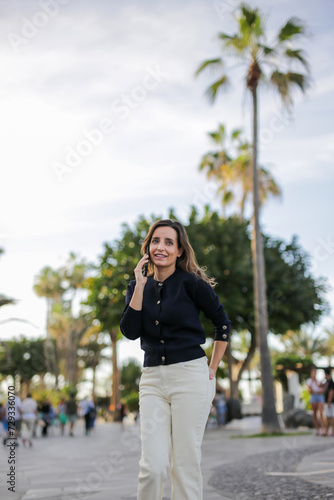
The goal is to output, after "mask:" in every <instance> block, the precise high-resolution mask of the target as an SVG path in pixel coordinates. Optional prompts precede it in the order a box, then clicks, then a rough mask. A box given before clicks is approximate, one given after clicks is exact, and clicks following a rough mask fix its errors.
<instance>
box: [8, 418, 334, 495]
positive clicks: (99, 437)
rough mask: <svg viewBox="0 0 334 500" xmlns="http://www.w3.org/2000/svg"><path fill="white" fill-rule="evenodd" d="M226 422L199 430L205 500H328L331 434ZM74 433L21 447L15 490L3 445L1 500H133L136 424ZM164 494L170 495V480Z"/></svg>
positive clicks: (332, 474)
mask: <svg viewBox="0 0 334 500" xmlns="http://www.w3.org/2000/svg"><path fill="white" fill-rule="evenodd" d="M232 424H233V425H231V426H230V427H229V428H228V429H224V430H219V429H213V430H207V431H206V433H205V437H204V442H203V463H202V470H203V479H204V500H227V499H234V500H252V499H257V500H264V499H271V498H272V499H275V500H277V499H278V498H279V499H280V500H288V499H290V498H291V499H293V500H299V499H300V500H309V499H334V438H332V437H328V438H323V437H317V436H314V435H313V434H311V435H306V436H305V435H304V436H302V435H300V436H289V435H287V436H283V437H275V438H253V439H231V437H232V436H235V435H242V434H247V433H248V434H249V433H255V432H256V431H257V430H258V428H259V421H258V420H257V419H256V418H255V419H254V418H253V419H244V420H242V421H239V422H233V423H232ZM75 434H76V435H75V437H74V438H70V437H69V436H59V435H58V431H57V430H56V429H55V430H54V432H53V435H51V436H49V437H48V438H46V439H42V438H37V439H35V441H34V447H33V448H32V449H29V448H23V446H22V444H20V446H19V447H18V448H17V449H16V457H15V459H16V471H15V472H16V475H15V489H16V491H15V492H11V491H8V489H7V488H8V486H9V484H6V482H7V480H8V476H7V474H8V473H9V471H10V469H9V467H10V465H9V464H8V456H9V451H10V450H9V448H5V447H3V446H1V447H0V498H1V500H7V499H8V500H84V499H85V500H135V499H136V483H137V474H138V460H139V454H140V440H139V429H138V427H137V426H129V427H126V428H125V429H123V430H122V429H121V427H120V424H117V423H115V424H113V423H110V424H102V423H101V424H98V425H97V427H96V429H95V431H94V434H93V435H92V436H90V437H86V436H84V432H83V424H82V422H78V423H77V427H76V429H75ZM157 445H158V444H157ZM164 498H165V499H166V500H167V499H170V483H169V482H168V483H167V484H166V488H165V496H164ZM157 500H158V499H157ZM176 500H177V499H176Z"/></svg>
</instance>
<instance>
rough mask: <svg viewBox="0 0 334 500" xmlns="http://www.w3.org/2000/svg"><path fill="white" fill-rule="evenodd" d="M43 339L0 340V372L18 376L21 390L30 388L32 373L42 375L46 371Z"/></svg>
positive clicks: (25, 390) (14, 376)
mask: <svg viewBox="0 0 334 500" xmlns="http://www.w3.org/2000/svg"><path fill="white" fill-rule="evenodd" d="M44 342H45V339H27V338H25V337H21V338H19V339H13V340H7V341H2V342H1V348H2V349H1V350H0V373H1V374H2V375H6V376H7V375H11V376H12V377H13V379H15V378H17V377H18V378H19V381H20V385H21V389H22V390H23V392H25V393H26V392H28V391H29V390H30V384H31V379H32V378H33V376H34V375H39V376H41V377H43V376H44V375H45V373H46V371H47V369H46V363H45V356H44Z"/></svg>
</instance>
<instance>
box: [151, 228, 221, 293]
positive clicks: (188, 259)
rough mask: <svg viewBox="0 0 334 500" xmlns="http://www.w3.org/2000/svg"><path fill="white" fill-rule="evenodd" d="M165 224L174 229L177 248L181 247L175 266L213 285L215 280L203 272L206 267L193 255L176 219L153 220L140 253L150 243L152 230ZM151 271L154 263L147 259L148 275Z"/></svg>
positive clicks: (182, 229) (185, 233) (183, 231)
mask: <svg viewBox="0 0 334 500" xmlns="http://www.w3.org/2000/svg"><path fill="white" fill-rule="evenodd" d="M166 226H168V227H171V228H173V229H175V231H176V233H177V246H178V248H182V249H183V252H182V255H181V256H180V257H178V258H177V260H176V267H178V268H180V269H183V270H184V271H186V272H187V273H192V274H194V275H195V276H197V278H200V279H202V280H203V281H205V282H206V283H208V284H209V285H211V286H212V287H215V286H216V284H217V283H216V282H215V280H214V278H209V277H208V276H207V275H206V273H205V271H206V269H205V268H202V267H200V266H199V265H198V263H197V260H196V257H195V252H194V250H193V248H192V246H191V244H190V241H189V238H188V235H187V232H186V230H185V228H184V226H183V225H182V224H181V222H179V221H177V220H173V219H161V220H158V221H156V222H154V224H152V226H151V227H150V229H149V231H148V233H147V235H146V237H145V239H144V242H143V244H142V247H141V253H142V254H143V255H144V253H145V251H146V247H147V245H149V244H150V243H151V239H152V236H153V233H154V231H155V230H156V229H157V228H158V227H166ZM153 273H154V265H153V263H152V262H151V261H149V264H148V272H147V274H148V275H149V276H150V275H152V274H153Z"/></svg>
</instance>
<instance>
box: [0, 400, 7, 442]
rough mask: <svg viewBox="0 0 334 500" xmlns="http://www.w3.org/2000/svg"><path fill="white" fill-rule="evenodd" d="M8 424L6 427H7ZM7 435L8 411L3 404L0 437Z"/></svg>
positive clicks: (0, 413)
mask: <svg viewBox="0 0 334 500" xmlns="http://www.w3.org/2000/svg"><path fill="white" fill-rule="evenodd" d="M5 423H6V426H5ZM6 434H7V422H6V409H5V407H4V405H3V403H0V436H2V435H4V436H6Z"/></svg>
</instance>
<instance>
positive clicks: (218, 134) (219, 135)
mask: <svg viewBox="0 0 334 500" xmlns="http://www.w3.org/2000/svg"><path fill="white" fill-rule="evenodd" d="M208 136H209V137H211V139H212V140H213V142H215V143H216V144H223V143H224V141H225V136H226V131H225V126H224V125H223V124H221V123H220V124H219V126H218V130H217V131H215V132H208Z"/></svg>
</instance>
